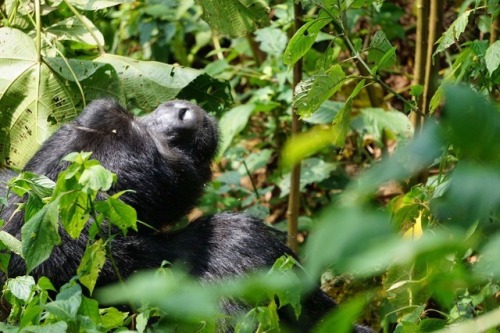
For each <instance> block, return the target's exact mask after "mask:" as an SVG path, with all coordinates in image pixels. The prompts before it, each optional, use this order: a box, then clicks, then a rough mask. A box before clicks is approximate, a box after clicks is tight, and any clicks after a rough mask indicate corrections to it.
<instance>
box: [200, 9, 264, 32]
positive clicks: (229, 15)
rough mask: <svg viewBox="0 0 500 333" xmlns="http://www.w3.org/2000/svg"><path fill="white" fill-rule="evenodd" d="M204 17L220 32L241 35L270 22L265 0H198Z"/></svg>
mask: <svg viewBox="0 0 500 333" xmlns="http://www.w3.org/2000/svg"><path fill="white" fill-rule="evenodd" d="M196 2H197V3H198V4H199V5H200V6H201V7H202V8H203V19H204V20H205V21H207V22H208V24H210V26H211V27H213V28H214V29H215V30H217V31H218V32H220V33H222V34H224V35H229V36H230V37H240V36H244V35H246V34H248V33H251V32H253V31H255V30H256V29H257V28H260V27H264V26H266V25H268V24H269V17H268V13H269V7H268V6H267V4H266V2H265V1H263V0H203V1H202V0H197V1H196Z"/></svg>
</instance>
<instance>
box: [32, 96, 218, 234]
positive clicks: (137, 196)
mask: <svg viewBox="0 0 500 333" xmlns="http://www.w3.org/2000/svg"><path fill="white" fill-rule="evenodd" d="M217 143H218V132H217V125H216V122H215V120H214V119H212V118H211V117H210V116H208V115H207V114H206V113H205V111H203V110H202V109H201V108H199V107H198V106H196V105H194V104H192V103H189V102H187V101H181V100H175V101H170V102H166V103H163V104H161V105H160V106H159V107H158V108H157V109H156V110H155V111H154V112H152V113H151V114H149V115H146V116H143V117H134V116H132V115H131V114H130V113H129V112H128V111H126V110H125V109H123V108H122V107H121V106H120V105H119V104H118V103H116V102H115V101H113V100H107V99H104V100H97V101H94V102H92V103H91V104H89V105H88V106H87V108H86V109H85V111H84V112H83V113H82V114H81V115H80V116H79V117H78V118H77V119H75V120H74V121H73V122H71V123H69V124H67V125H64V126H62V127H61V128H60V129H59V131H57V132H56V133H55V134H54V135H53V136H52V137H51V138H50V139H49V140H47V142H46V143H45V144H44V145H43V147H42V148H41V149H40V150H39V151H38V152H37V153H36V154H35V156H34V157H33V158H32V159H31V160H30V161H29V162H28V164H27V165H26V167H25V170H28V171H32V172H35V173H37V174H42V175H46V176H47V177H49V178H51V179H55V178H56V177H57V174H58V173H59V172H60V171H61V170H63V169H64V168H65V167H66V164H65V163H62V162H61V159H62V158H63V157H64V156H65V155H67V154H69V153H70V152H74V151H76V152H80V151H87V152H92V157H93V158H95V159H97V160H99V161H100V162H101V164H102V165H103V166H104V167H105V168H107V169H109V170H110V171H112V172H114V173H116V175H117V178H118V183H117V185H116V186H115V187H114V188H113V191H116V192H118V191H122V190H132V191H133V192H129V193H127V194H125V195H124V196H122V197H121V198H122V200H123V201H125V202H126V203H128V204H130V205H132V206H133V207H135V208H136V210H137V216H138V219H139V220H141V221H143V222H146V223H147V224H149V225H152V226H153V227H156V228H159V227H161V226H162V225H164V224H169V223H174V222H177V221H178V220H179V218H180V217H182V216H183V215H185V214H186V213H187V212H188V211H189V210H190V209H191V208H192V207H193V205H194V204H195V202H196V200H197V199H198V198H199V196H200V195H201V193H202V190H203V186H204V185H205V184H206V182H208V181H209V180H210V177H211V171H210V164H211V160H212V158H213V157H214V155H215V153H216V151H217Z"/></svg>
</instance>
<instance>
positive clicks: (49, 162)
mask: <svg viewBox="0 0 500 333" xmlns="http://www.w3.org/2000/svg"><path fill="white" fill-rule="evenodd" d="M217 146H218V129H217V124H216V122H215V120H214V119H213V118H212V117H210V116H209V115H207V113H206V112H205V111H204V110H202V109H201V108H200V107H198V106H196V105H195V104H192V103H189V102H187V101H181V100H174V101H170V102H166V103H163V104H161V105H160V106H159V107H158V108H157V109H156V110H155V111H154V112H152V113H151V114H149V115H146V116H143V117H134V116H133V115H131V114H130V113H129V112H128V111H127V110H125V109H124V108H122V107H121V106H120V105H119V104H118V103H117V102H115V101H113V100H109V99H101V100H96V101H94V102H92V103H90V104H89V105H88V106H87V107H86V109H85V110H84V111H83V112H82V113H81V114H80V115H79V116H78V117H77V118H76V119H75V120H74V121H72V122H70V123H68V124H66V125H63V126H62V127H61V128H60V129H59V130H58V131H57V132H56V133H55V134H53V135H52V136H51V137H50V138H49V139H48V140H47V141H46V142H45V143H44V144H43V146H42V147H41V149H40V150H39V151H38V152H37V153H36V154H35V155H34V156H33V158H31V160H30V161H29V162H28V163H27V165H26V166H25V168H24V170H26V171H30V172H34V173H36V174H40V175H45V176H47V177H48V178H50V179H52V180H55V179H56V178H57V175H58V173H59V172H61V171H62V170H64V169H65V168H66V167H67V162H61V159H62V158H63V157H64V156H66V155H67V154H69V153H71V152H80V151H86V152H92V158H94V159H97V160H98V161H100V163H101V164H102V166H104V167H105V168H107V169H109V170H110V171H112V172H113V173H115V174H116V175H117V179H118V181H117V183H116V185H115V186H114V187H113V189H112V192H119V191H123V190H133V191H130V192H127V193H126V194H124V195H122V196H121V199H122V200H123V201H124V202H125V203H127V204H129V205H131V206H133V207H134V208H135V210H136V211H137V217H138V220H140V221H142V222H145V224H146V225H149V226H152V227H153V228H154V229H153V228H150V227H146V226H142V225H138V231H137V232H129V233H128V235H127V236H122V235H120V236H117V237H116V238H114V239H113V242H112V247H111V251H112V256H113V258H114V260H115V262H116V266H117V267H118V270H119V272H120V275H121V276H123V277H125V278H126V277H128V276H130V275H131V274H132V273H133V272H135V271H138V270H144V269H148V268H157V267H160V265H161V264H162V262H164V261H165V260H167V261H169V262H171V263H174V265H175V264H176V263H180V264H182V265H183V267H186V268H187V269H188V270H189V272H190V274H191V275H193V276H194V277H196V278H197V279H199V280H200V281H201V282H211V281H217V280H221V279H223V278H227V277H231V276H240V275H243V274H245V273H249V272H252V271H255V270H259V269H263V268H266V267H270V266H272V265H273V263H274V262H275V261H276V260H277V259H278V258H279V257H281V256H282V255H284V254H290V255H294V254H293V253H292V251H291V250H290V249H289V248H288V247H286V245H285V244H284V243H283V242H282V240H281V239H280V237H279V236H278V235H277V232H276V231H274V229H272V228H270V227H268V226H266V225H265V224H264V223H263V222H262V221H260V220H258V219H256V218H252V217H249V216H246V215H243V214H232V213H222V214H218V215H213V216H205V217H202V218H199V219H197V220H195V221H192V222H191V223H189V224H188V226H187V227H185V228H183V229H181V230H180V231H175V232H170V233H169V232H158V230H164V229H165V226H169V225H170V226H171V225H172V224H174V223H176V222H178V221H179V220H180V219H181V218H182V217H183V216H185V215H186V214H187V213H188V212H189V211H190V210H191V209H192V208H193V207H194V205H195V204H196V201H197V200H198V199H199V197H200V196H201V194H202V192H203V187H204V186H205V184H206V183H207V182H209V181H210V178H211V161H212V159H213V158H214V156H215V154H216V152H217ZM0 175H1V176H0V180H1V182H3V183H5V180H6V179H7V178H10V177H11V176H12V175H13V174H12V172H10V171H3V172H0ZM22 200H23V199H20V198H17V197H15V196H13V195H11V196H10V197H9V199H8V203H7V205H6V207H5V208H4V209H3V211H2V213H1V215H0V218H2V219H4V220H5V225H4V226H3V227H2V230H4V231H6V232H8V233H10V234H11V235H13V236H15V237H16V238H18V239H20V238H21V228H22V226H23V213H22V212H16V208H17V205H16V202H19V201H22ZM155 229H156V230H155ZM59 232H60V236H61V239H62V243H61V244H60V245H59V246H57V247H55V248H54V250H53V252H52V254H51V256H50V258H49V259H48V260H46V261H45V262H43V263H42V264H41V265H39V266H38V267H36V268H35V269H34V270H33V271H32V272H31V273H30V274H31V275H33V276H34V277H35V278H39V277H41V276H47V277H48V278H49V279H50V280H51V281H52V283H53V284H54V286H56V287H60V286H61V285H63V284H64V283H66V282H68V281H69V280H70V279H71V278H72V277H73V276H75V274H76V271H77V267H78V265H79V262H80V260H81V257H82V255H83V253H84V250H85V247H86V244H87V241H88V235H87V234H86V232H84V233H82V235H81V236H80V238H79V239H76V240H75V239H72V238H71V237H69V235H67V234H66V232H65V231H64V230H63V229H62V228H60V231H59ZM8 271H9V277H15V276H19V275H24V274H26V266H25V264H24V261H23V259H22V258H20V257H19V256H16V255H13V256H12V259H11V261H10V264H9V268H8ZM5 279H6V276H5V275H3V273H0V284H3V283H4V282H5ZM117 279H118V278H117V277H116V276H115V273H114V271H113V269H112V267H111V264H110V263H109V262H107V263H106V264H105V265H104V267H103V269H102V271H101V273H100V275H99V279H98V281H97V286H102V285H105V284H109V283H112V282H116V281H117ZM221 307H222V310H223V312H224V313H226V314H228V315H230V316H231V315H236V314H239V313H245V312H246V311H248V308H246V307H245V305H243V303H242V302H237V301H236V302H233V301H227V302H226V301H224V302H222V304H221ZM334 307H335V303H334V301H333V300H332V299H331V298H330V297H329V296H327V295H326V294H325V293H324V292H323V291H321V290H320V289H319V288H317V289H315V290H314V291H312V292H311V293H310V294H309V295H308V296H307V297H306V298H305V300H304V301H303V305H302V308H303V310H302V315H301V317H300V318H299V319H298V320H296V319H295V320H294V318H293V316H289V317H290V319H289V320H290V321H291V322H293V324H292V325H293V326H294V327H296V329H297V330H298V331H299V332H305V331H308V330H310V329H311V328H312V327H313V326H314V325H315V324H316V323H317V322H318V321H320V320H321V317H322V316H323V315H324V314H326V313H327V312H328V311H330V310H331V309H332V308H334ZM282 320H285V321H286V320H287V319H282ZM220 326H221V328H219V331H225V332H230V331H232V329H233V327H232V326H231V324H230V323H229V324H228V323H222V324H221V325H220ZM355 331H356V332H359V333H362V332H371V330H369V329H366V328H364V327H361V326H356V328H355Z"/></svg>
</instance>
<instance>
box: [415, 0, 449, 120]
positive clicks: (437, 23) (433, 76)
mask: <svg viewBox="0 0 500 333" xmlns="http://www.w3.org/2000/svg"><path fill="white" fill-rule="evenodd" d="M443 5H444V4H443V0H431V4H430V13H429V37H428V39H427V45H428V47H427V56H426V61H425V78H424V83H425V85H424V91H423V94H422V108H421V109H420V110H421V111H422V113H423V114H428V110H429V105H430V101H431V98H432V96H434V94H435V93H436V90H437V86H438V85H437V78H438V72H439V61H437V60H438V59H432V55H433V54H434V51H435V49H436V42H437V40H438V38H439V36H440V35H441V32H442V22H443ZM437 57H439V55H437Z"/></svg>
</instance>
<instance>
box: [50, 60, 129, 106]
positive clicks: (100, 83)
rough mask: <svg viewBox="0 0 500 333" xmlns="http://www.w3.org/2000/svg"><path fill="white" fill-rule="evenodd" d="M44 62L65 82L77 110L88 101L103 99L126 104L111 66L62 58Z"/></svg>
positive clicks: (118, 80) (123, 93)
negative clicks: (112, 99)
mask: <svg viewBox="0 0 500 333" xmlns="http://www.w3.org/2000/svg"><path fill="white" fill-rule="evenodd" d="M44 62H45V63H46V64H47V65H48V66H49V67H50V68H51V69H52V71H53V72H54V73H57V75H58V76H59V77H60V78H61V79H62V80H64V81H66V85H67V87H68V89H70V90H71V91H72V96H73V99H74V104H75V106H76V107H77V108H78V109H82V108H83V107H84V106H85V104H86V103H88V102H89V101H92V100H94V99H98V98H103V97H107V98H114V99H115V100H117V101H119V102H120V103H121V104H122V105H125V104H126V98H125V92H124V90H123V86H122V84H121V82H120V78H119V77H118V74H117V73H116V71H115V69H114V68H113V66H111V65H109V64H103V63H99V62H94V61H91V60H75V59H63V58H44ZM80 87H81V90H80ZM82 93H83V98H82ZM82 101H83V103H81V102H82Z"/></svg>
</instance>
